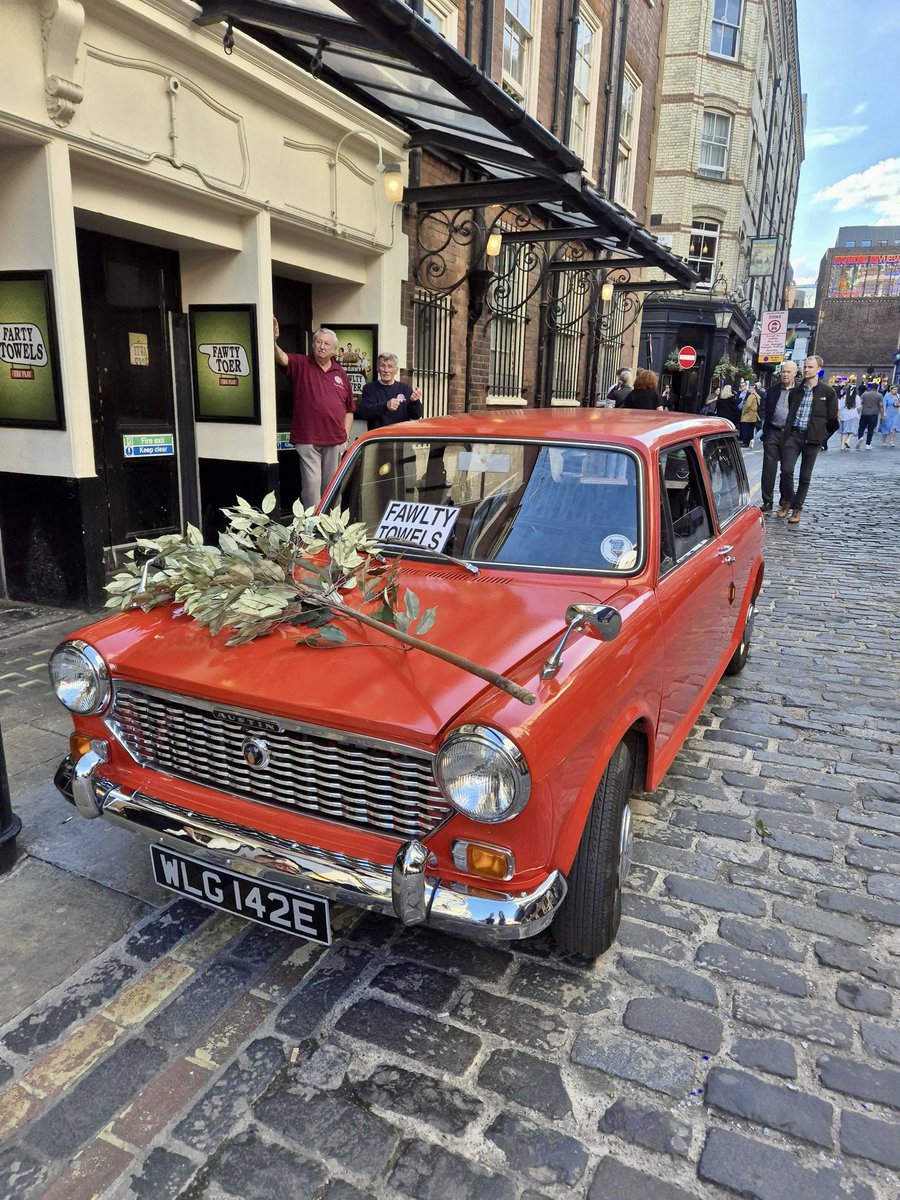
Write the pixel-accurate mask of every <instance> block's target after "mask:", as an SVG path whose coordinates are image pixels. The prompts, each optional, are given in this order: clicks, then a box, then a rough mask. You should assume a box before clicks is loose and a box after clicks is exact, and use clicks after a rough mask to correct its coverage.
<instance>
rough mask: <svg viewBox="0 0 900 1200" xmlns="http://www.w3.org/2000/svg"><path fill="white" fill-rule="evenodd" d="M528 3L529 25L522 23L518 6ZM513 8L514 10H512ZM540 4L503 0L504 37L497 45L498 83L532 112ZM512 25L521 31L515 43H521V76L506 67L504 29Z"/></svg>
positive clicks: (524, 0)
mask: <svg viewBox="0 0 900 1200" xmlns="http://www.w3.org/2000/svg"><path fill="white" fill-rule="evenodd" d="M522 3H527V4H528V8H529V22H530V24H529V25H527V26H526V25H525V24H524V23H523V21H522V20H521V18H520V16H519V12H518V8H519V5H520V4H522ZM513 8H515V9H516V11H515V12H514V11H512V9H513ZM540 18H541V5H540V4H539V3H538V2H537V0H504V4H503V38H502V42H501V47H500V85H501V87H502V88H503V90H504V92H506V94H507V95H508V96H511V97H512V99H513V100H515V101H516V102H517V103H519V104H521V105H522V107H523V108H524V109H526V110H528V111H532V110H533V109H534V107H535V104H536V100H537V86H536V76H537V66H538V59H539V58H540V43H539V37H540V27H541V20H540ZM513 25H515V26H517V27H518V29H519V30H521V31H523V33H524V39H522V38H518V39H517V40H518V42H519V44H520V45H522V46H523V49H524V53H523V64H522V79H521V81H520V80H518V79H516V77H515V75H513V74H512V73H511V72H510V71H508V70H507V67H506V37H507V30H508V29H512V27H513Z"/></svg>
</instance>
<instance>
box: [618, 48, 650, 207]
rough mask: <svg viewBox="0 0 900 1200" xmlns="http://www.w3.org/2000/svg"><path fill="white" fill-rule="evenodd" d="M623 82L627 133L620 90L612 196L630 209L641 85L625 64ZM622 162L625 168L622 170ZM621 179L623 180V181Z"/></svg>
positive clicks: (632, 198) (638, 127) (638, 125)
mask: <svg viewBox="0 0 900 1200" xmlns="http://www.w3.org/2000/svg"><path fill="white" fill-rule="evenodd" d="M625 83H626V84H627V85H630V87H631V89H632V91H631V96H632V100H631V105H630V107H629V108H628V120H629V124H628V135H627V136H625V135H624V134H623V125H624V123H625V114H626V108H625V104H624V99H625V92H624V89H623V92H622V100H623V104H622V112H621V114H620V117H619V128H618V129H617V131H616V192H615V196H614V197H613V199H614V201H615V203H616V204H619V205H621V207H622V208H627V209H629V210H631V208H632V204H633V201H634V164H635V161H636V159H637V154H636V150H637V139H638V137H639V135H640V128H641V98H642V91H643V88H642V85H641V81H640V79H638V77H637V75H636V74H635V73H634V71H632V69H631V68H630V67H629V66H628V64H627V63H626V64H625ZM623 163H624V166H625V170H624V171H623V170H622V164H623ZM623 180H625V182H624V183H623Z"/></svg>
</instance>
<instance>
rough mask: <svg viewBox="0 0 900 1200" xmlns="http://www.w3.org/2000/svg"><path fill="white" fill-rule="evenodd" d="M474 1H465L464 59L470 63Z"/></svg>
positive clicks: (473, 45) (473, 33)
mask: <svg viewBox="0 0 900 1200" xmlns="http://www.w3.org/2000/svg"><path fill="white" fill-rule="evenodd" d="M474 25H475V0H466V58H467V59H468V60H469V62H472V51H473V50H474V49H475V28H474Z"/></svg>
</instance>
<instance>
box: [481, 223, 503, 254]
mask: <svg viewBox="0 0 900 1200" xmlns="http://www.w3.org/2000/svg"><path fill="white" fill-rule="evenodd" d="M502 247H503V234H502V233H501V232H500V230H499V229H495V230H494V232H493V233H489V234H488V240H487V245H486V246H485V248H484V252H485V254H486V255H487V257H488V258H496V257H497V255H498V254H499V253H500V250H501V249H502Z"/></svg>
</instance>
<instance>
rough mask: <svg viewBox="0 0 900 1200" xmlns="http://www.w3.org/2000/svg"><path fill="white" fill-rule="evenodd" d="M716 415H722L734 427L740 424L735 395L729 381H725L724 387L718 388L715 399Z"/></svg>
mask: <svg viewBox="0 0 900 1200" xmlns="http://www.w3.org/2000/svg"><path fill="white" fill-rule="evenodd" d="M716 416H717V417H724V418H725V420H726V421H730V422H731V423H732V425H733V426H734V427H735V429H737V428H738V426H739V424H740V413H739V412H738V402H737V397H736V396H735V394H734V392H733V390H732V387H731V384H730V383H726V384H725V386H724V387H720V388H719V396H718V399H717V400H716Z"/></svg>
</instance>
